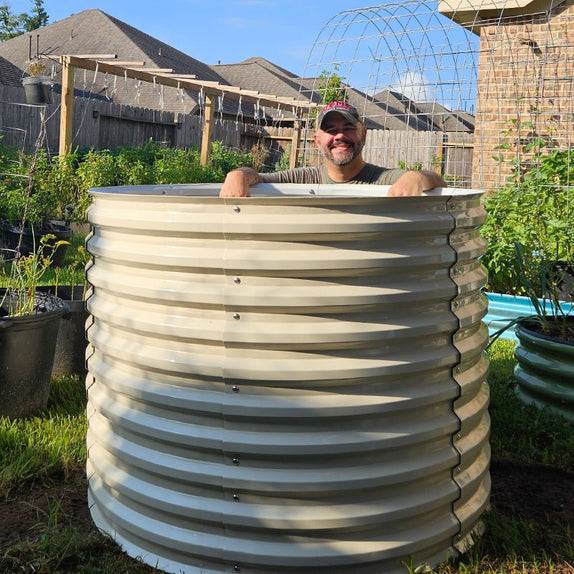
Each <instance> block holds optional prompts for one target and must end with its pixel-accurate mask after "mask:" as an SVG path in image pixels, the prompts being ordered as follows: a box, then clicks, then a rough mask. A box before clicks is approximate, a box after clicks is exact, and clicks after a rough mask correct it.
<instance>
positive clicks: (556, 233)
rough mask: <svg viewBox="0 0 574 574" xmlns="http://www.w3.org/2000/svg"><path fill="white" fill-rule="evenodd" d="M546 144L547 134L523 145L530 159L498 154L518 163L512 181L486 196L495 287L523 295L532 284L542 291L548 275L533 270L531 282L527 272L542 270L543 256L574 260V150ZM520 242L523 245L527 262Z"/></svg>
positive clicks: (548, 261) (545, 259)
mask: <svg viewBox="0 0 574 574" xmlns="http://www.w3.org/2000/svg"><path fill="white" fill-rule="evenodd" d="M547 146H548V142H547V141H546V140H545V139H543V138H534V139H533V140H532V141H529V143H528V144H527V145H525V146H524V151H525V152H528V154H529V155H528V156H527V157H526V158H525V159H521V160H519V159H518V156H511V157H510V159H505V158H504V156H503V155H501V156H499V157H498V158H497V159H499V160H500V161H505V162H508V163H509V164H510V165H511V166H512V168H513V169H512V173H511V175H510V177H509V178H508V183H507V184H506V185H504V186H502V187H501V188H499V189H498V190H496V191H495V192H492V193H491V194H489V195H487V197H486V198H485V201H484V206H485V208H486V211H487V212H488V218H487V221H486V223H485V224H484V225H483V227H482V229H481V234H482V236H483V237H484V239H485V240H486V242H487V248H486V253H485V255H484V257H483V260H482V262H483V264H484V265H485V266H486V268H487V269H488V273H489V280H488V282H489V284H488V288H489V289H490V290H492V291H496V292H499V293H506V294H513V295H524V294H527V293H526V291H527V288H528V289H529V290H530V291H531V292H532V293H536V295H537V296H538V297H542V296H544V291H545V289H543V286H542V279H543V277H544V275H542V274H540V273H539V272H534V273H530V277H529V283H528V287H527V286H526V285H525V284H524V277H523V272H526V273H528V272H529V271H530V270H537V269H538V270H540V268H541V265H542V263H543V262H545V265H547V266H548V265H549V264H551V263H552V262H562V264H563V265H565V266H569V265H572V262H573V261H574V225H572V221H571V212H572V209H573V207H574V206H573V201H574V187H573V186H572V182H573V181H574V163H573V161H574V156H573V155H572V150H570V149H567V150H558V149H549V148H548V147H547ZM500 147H501V148H504V149H508V146H507V145H503V146H500ZM516 245H520V246H521V249H522V254H523V255H522V267H521V264H520V262H519V255H518V251H517V249H516ZM546 287H548V281H547V282H546Z"/></svg>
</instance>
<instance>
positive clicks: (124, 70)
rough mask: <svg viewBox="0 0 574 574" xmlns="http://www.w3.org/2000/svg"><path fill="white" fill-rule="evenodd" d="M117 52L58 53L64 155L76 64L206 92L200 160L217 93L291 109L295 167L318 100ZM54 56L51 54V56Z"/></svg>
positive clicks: (69, 142)
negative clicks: (205, 77) (156, 65)
mask: <svg viewBox="0 0 574 574" xmlns="http://www.w3.org/2000/svg"><path fill="white" fill-rule="evenodd" d="M116 57H117V56H116V55H114V54H111V55H99V56H93V55H92V56H90V55H87V56H84V55H82V56H76V55H74V56H72V55H68V56H59V62H60V64H61V65H62V96H61V98H62V102H61V104H62V107H61V112H60V113H61V115H60V146H59V154H60V155H65V154H67V153H69V152H70V150H71V147H72V133H73V117H74V78H75V70H76V68H79V69H83V70H91V71H100V72H103V73H106V74H111V75H116V76H122V77H124V78H130V79H135V80H141V81H143V82H150V83H155V84H159V85H162V86H169V87H173V88H177V89H183V90H188V91H191V92H198V93H203V94H204V96H205V113H204V120H203V133H202V139H201V156H200V157H201V163H202V164H203V165H205V164H207V162H208V161H209V152H210V148H211V136H212V129H213V122H214V119H215V104H216V101H217V98H218V97H225V98H227V99H230V100H236V101H238V102H239V101H241V102H247V103H253V104H256V105H260V104H261V105H267V106H274V107H275V108H276V109H279V110H285V111H288V112H292V113H293V115H294V128H293V137H292V145H291V154H290V157H289V165H290V166H291V167H295V165H296V164H297V159H298V150H299V147H300V140H301V127H302V122H303V112H304V111H306V112H309V110H311V109H313V108H316V107H318V104H315V103H311V102H308V101H303V100H299V99H295V98H287V97H281V96H273V95H269V94H261V93H259V92H256V91H253V90H244V89H242V88H238V87H235V86H226V85H223V84H220V83H218V82H210V81H202V80H197V79H195V78H194V77H192V76H189V75H185V74H184V75H178V74H174V73H173V72H172V71H171V70H166V69H150V68H148V69H143V68H140V69H138V66H140V67H141V66H143V65H144V62H120V61H113V60H114V59H115V58H116ZM50 59H54V57H53V56H52V57H50Z"/></svg>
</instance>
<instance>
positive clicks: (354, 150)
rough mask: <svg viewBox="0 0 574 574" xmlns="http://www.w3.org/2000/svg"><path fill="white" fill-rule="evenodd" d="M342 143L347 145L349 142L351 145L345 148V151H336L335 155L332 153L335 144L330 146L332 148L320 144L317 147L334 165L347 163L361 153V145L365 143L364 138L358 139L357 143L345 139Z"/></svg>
mask: <svg viewBox="0 0 574 574" xmlns="http://www.w3.org/2000/svg"><path fill="white" fill-rule="evenodd" d="M342 143H344V144H347V145H349V144H350V145H351V146H352V147H351V148H349V149H347V150H346V151H345V152H338V153H337V156H335V155H334V154H333V149H334V148H336V147H337V146H336V145H335V146H332V148H328V147H327V146H321V147H320V148H319V150H320V152H321V155H322V156H323V157H324V158H325V159H328V160H329V161H330V162H332V163H334V164H335V165H348V164H350V163H351V162H352V161H353V160H354V159H355V158H356V157H357V156H358V155H359V154H360V153H361V151H363V146H364V145H365V141H364V140H361V141H358V142H357V143H353V142H345V141H343V142H342Z"/></svg>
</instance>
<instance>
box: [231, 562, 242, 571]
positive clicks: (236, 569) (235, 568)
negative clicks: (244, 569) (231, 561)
mask: <svg viewBox="0 0 574 574" xmlns="http://www.w3.org/2000/svg"><path fill="white" fill-rule="evenodd" d="M233 570H235V572H241V568H240V567H239V565H237V564H235V566H233Z"/></svg>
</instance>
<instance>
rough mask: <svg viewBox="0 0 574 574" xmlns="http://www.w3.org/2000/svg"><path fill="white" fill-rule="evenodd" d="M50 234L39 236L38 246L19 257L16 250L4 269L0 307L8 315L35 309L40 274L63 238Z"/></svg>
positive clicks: (27, 313)
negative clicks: (56, 237)
mask: <svg viewBox="0 0 574 574" xmlns="http://www.w3.org/2000/svg"><path fill="white" fill-rule="evenodd" d="M54 240H55V237H54V236H53V235H45V236H43V237H42V238H41V239H40V246H39V248H38V249H35V250H34V251H33V252H32V253H30V254H29V255H25V256H21V255H19V254H18V253H16V257H15V258H14V260H13V261H12V262H11V263H10V264H9V265H8V272H7V273H6V268H5V267H4V268H3V269H2V271H3V273H4V274H5V275H4V277H2V278H1V279H2V284H3V286H4V293H3V296H2V299H1V301H0V307H2V308H4V310H5V312H6V313H7V314H8V316H10V317H23V316H25V315H31V314H33V313H34V310H35V296H36V290H37V288H38V285H39V284H40V282H41V280H42V277H43V276H44V275H45V273H46V271H47V270H48V268H49V267H50V265H51V264H52V257H53V254H54V251H55V250H56V249H57V248H58V247H59V246H60V245H63V244H67V242H66V241H56V242H54Z"/></svg>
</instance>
